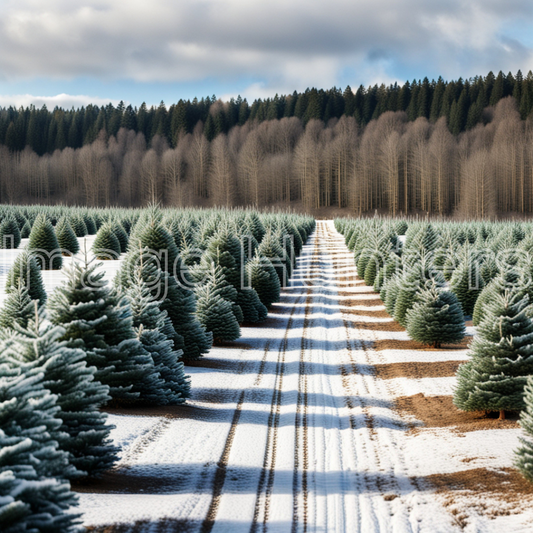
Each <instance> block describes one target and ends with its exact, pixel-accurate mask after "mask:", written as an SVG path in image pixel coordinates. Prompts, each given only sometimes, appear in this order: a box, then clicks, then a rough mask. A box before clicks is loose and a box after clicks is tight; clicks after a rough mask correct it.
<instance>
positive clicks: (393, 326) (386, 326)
mask: <svg viewBox="0 0 533 533" xmlns="http://www.w3.org/2000/svg"><path fill="white" fill-rule="evenodd" d="M352 324H353V326H354V327H355V328H359V329H365V330H368V331H405V328H404V327H403V326H401V325H400V324H398V322H395V321H393V320H391V321H390V322H360V321H352Z"/></svg>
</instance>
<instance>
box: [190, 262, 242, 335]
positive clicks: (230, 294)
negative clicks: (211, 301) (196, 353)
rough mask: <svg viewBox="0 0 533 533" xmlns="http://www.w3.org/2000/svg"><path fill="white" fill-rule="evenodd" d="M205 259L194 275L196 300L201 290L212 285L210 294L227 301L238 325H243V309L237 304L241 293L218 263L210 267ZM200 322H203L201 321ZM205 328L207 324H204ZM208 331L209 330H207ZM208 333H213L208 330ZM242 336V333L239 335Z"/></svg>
mask: <svg viewBox="0 0 533 533" xmlns="http://www.w3.org/2000/svg"><path fill="white" fill-rule="evenodd" d="M205 263H206V262H205V261H204V258H202V263H201V264H200V267H199V268H198V269H195V271H194V275H195V276H196V280H197V284H196V287H195V294H196V298H197V299H198V298H199V294H200V289H201V288H203V287H204V286H207V285H210V286H211V290H210V291H209V294H216V295H218V296H220V297H221V298H223V299H224V300H226V301H227V302H228V303H229V304H230V305H231V310H232V312H233V316H234V318H235V321H236V322H237V324H240V323H242V321H243V314H242V309H241V307H240V306H239V305H238V304H237V298H238V296H239V293H238V292H237V290H236V289H235V287H234V286H233V285H232V284H231V283H230V282H229V281H228V280H227V278H226V275H225V274H224V272H225V269H224V268H223V267H222V266H220V264H217V263H214V262H213V263H211V264H210V265H209V266H207V265H206V264H205ZM200 322H201V323H202V324H204V323H203V322H202V320H201V319H200ZM204 327H206V326H205V324H204ZM206 329H207V328H206ZM207 331H211V330H209V329H207ZM239 336H240V333H239Z"/></svg>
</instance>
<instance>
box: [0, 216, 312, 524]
mask: <svg viewBox="0 0 533 533" xmlns="http://www.w3.org/2000/svg"><path fill="white" fill-rule="evenodd" d="M0 218H1V222H0V228H2V229H3V231H4V233H3V234H2V235H3V236H5V237H6V238H5V239H4V241H5V243H6V247H10V248H11V247H18V246H20V244H21V239H22V238H26V237H23V236H22V235H23V234H24V233H23V232H22V230H23V229H24V227H25V226H29V232H27V241H26V243H25V247H24V249H23V250H22V251H21V252H20V253H19V254H18V255H17V256H16V258H15V260H14V263H13V265H12V267H11V269H10V271H9V273H8V279H7V284H6V292H7V299H6V301H5V302H4V306H3V308H2V309H0V450H1V453H0V530H1V531H2V532H4V531H5V532H6V533H15V532H17V533H18V532H19V531H39V532H50V533H52V532H54V533H55V532H63V531H65V532H66V531H73V530H75V529H76V528H77V527H78V525H79V522H80V516H79V515H78V514H75V513H73V512H72V511H71V507H73V506H74V505H75V504H76V502H77V499H76V496H75V494H74V493H73V492H72V491H71V490H70V484H69V483H70V481H72V480H75V479H79V478H84V477H94V476H98V475H100V474H101V473H102V472H103V471H105V470H107V469H109V468H110V467H112V466H113V464H114V463H115V462H116V461H117V456H118V452H119V450H118V449H117V448H116V447H115V446H114V445H113V444H112V441H111V439H110V430H111V429H112V426H110V425H109V424H108V423H107V417H106V414H105V412H103V411H102V410H101V408H102V407H103V406H105V405H112V404H119V405H122V406H125V407H126V408H127V407H128V406H131V405H139V404H141V405H177V404H181V403H183V402H184V401H185V400H186V399H187V397H188V396H189V394H190V381H189V378H188V376H186V375H185V369H184V363H186V362H187V361H190V360H194V359H198V358H199V357H201V356H202V355H204V354H206V353H207V352H208V351H209V349H210V347H211V344H212V342H213V340H214V341H215V342H221V341H229V340H234V339H236V338H238V337H239V335H240V326H241V325H242V324H252V323H257V322H260V321H261V320H263V319H264V318H265V317H266V314H267V309H268V307H270V306H271V305H272V304H273V303H274V302H276V301H278V299H279V296H280V287H281V286H283V285H285V284H286V283H287V280H288V277H289V276H290V274H291V272H292V268H293V267H294V261H295V258H296V256H297V255H298V253H299V252H300V250H301V248H302V246H303V243H304V242H305V241H306V240H307V236H308V234H309V233H310V232H311V231H312V230H313V228H314V220H313V219H311V218H306V217H297V216H293V215H289V214H260V213H257V212H254V211H232V212H229V211H222V210H211V211H192V210H190V211H174V210H172V211H171V210H164V211H162V210H159V209H158V208H156V207H154V208H150V209H147V210H138V211H126V210H114V211H109V212H106V211H98V210H94V211H92V212H91V211H88V210H85V209H65V208H61V207H60V208H55V207H52V208H44V207H41V208H34V207H0ZM6 228H7V229H6ZM90 234H93V235H95V237H92V238H87V239H83V238H82V239H80V238H79V237H85V236H86V235H90ZM80 242H81V248H82V250H81V251H80ZM87 242H92V253H91V252H90V251H89V250H88V249H87V248H88V247H87ZM76 254H78V255H76ZM65 256H72V257H71V258H69V259H65ZM99 258H100V259H102V260H104V261H105V260H109V259H112V260H114V259H118V258H120V259H121V264H120V269H119V271H118V273H117V276H116V278H115V280H114V282H113V284H111V285H109V284H108V283H107V282H106V281H105V279H104V275H105V262H99ZM63 262H64V263H68V264H63ZM102 265H103V266H102ZM58 268H62V269H63V271H64V273H65V276H66V279H65V281H64V283H63V284H62V285H60V286H59V287H58V288H56V289H55V290H54V291H53V292H52V293H51V294H50V295H47V293H46V291H45V289H44V284H43V279H42V274H41V272H42V270H48V269H58Z"/></svg>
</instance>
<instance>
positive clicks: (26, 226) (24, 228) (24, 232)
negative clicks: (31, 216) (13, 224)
mask: <svg viewBox="0 0 533 533" xmlns="http://www.w3.org/2000/svg"><path fill="white" fill-rule="evenodd" d="M30 233H31V225H30V223H29V221H28V220H26V222H25V223H24V226H22V229H21V230H20V237H21V238H22V239H27V238H28V237H29V236H30Z"/></svg>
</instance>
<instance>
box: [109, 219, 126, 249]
mask: <svg viewBox="0 0 533 533" xmlns="http://www.w3.org/2000/svg"><path fill="white" fill-rule="evenodd" d="M109 225H110V227H111V229H112V230H113V233H114V234H115V237H116V238H117V240H118V242H119V244H120V253H121V254H124V253H126V251H127V250H128V241H129V237H128V234H127V233H126V230H125V229H124V227H123V226H122V224H121V223H120V222H119V221H118V220H116V219H115V220H112V221H111V222H110V223H109Z"/></svg>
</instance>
